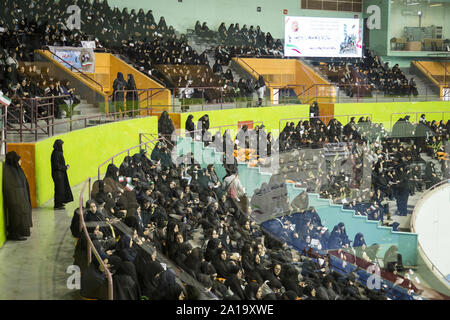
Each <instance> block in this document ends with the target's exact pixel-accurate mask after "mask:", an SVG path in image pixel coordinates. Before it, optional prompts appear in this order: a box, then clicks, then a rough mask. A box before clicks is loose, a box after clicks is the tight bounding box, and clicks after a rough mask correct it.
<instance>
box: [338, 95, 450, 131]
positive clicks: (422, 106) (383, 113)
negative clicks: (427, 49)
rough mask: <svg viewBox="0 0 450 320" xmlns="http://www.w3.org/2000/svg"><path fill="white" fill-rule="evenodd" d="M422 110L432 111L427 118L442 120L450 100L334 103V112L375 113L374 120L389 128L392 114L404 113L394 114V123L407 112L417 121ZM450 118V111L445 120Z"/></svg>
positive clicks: (448, 109) (449, 110)
mask: <svg viewBox="0 0 450 320" xmlns="http://www.w3.org/2000/svg"><path fill="white" fill-rule="evenodd" d="M422 112H430V113H427V114H426V117H427V120H442V112H450V102H448V101H430V102H387V103H384V102H378V103H336V104H335V105H334V114H365V113H370V114H372V115H373V120H372V122H378V123H380V122H381V123H383V124H384V126H385V128H386V129H387V130H390V129H391V115H392V114H394V113H403V114H402V115H392V124H394V123H395V122H396V121H397V120H398V119H399V118H400V117H402V116H405V115H407V114H409V115H410V116H411V119H410V121H411V122H415V121H416V120H415V119H416V113H419V114H418V118H420V114H421V113H422ZM433 112H436V113H433ZM439 112H441V113H439ZM449 118H450V113H448V114H445V116H444V120H445V121H446V120H448V119H449ZM356 121H358V119H356Z"/></svg>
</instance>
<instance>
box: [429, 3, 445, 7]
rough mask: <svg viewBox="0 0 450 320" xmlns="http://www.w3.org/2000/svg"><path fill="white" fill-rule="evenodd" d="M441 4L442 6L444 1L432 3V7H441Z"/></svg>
mask: <svg viewBox="0 0 450 320" xmlns="http://www.w3.org/2000/svg"><path fill="white" fill-rule="evenodd" d="M440 6H442V3H434V4H430V7H440Z"/></svg>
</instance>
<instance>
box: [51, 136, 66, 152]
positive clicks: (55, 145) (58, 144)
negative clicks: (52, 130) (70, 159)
mask: <svg viewBox="0 0 450 320" xmlns="http://www.w3.org/2000/svg"><path fill="white" fill-rule="evenodd" d="M63 144H64V141H62V140H61V139H57V140H55V142H54V143H53V150H55V151H59V152H63V148H62V146H63Z"/></svg>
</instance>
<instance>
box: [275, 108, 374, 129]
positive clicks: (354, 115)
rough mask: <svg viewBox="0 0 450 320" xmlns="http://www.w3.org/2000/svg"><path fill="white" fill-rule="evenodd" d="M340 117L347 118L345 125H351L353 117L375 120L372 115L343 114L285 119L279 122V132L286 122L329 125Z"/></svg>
mask: <svg viewBox="0 0 450 320" xmlns="http://www.w3.org/2000/svg"><path fill="white" fill-rule="evenodd" d="M339 117H345V118H346V123H345V124H347V123H349V122H350V118H352V117H369V118H370V120H371V121H372V119H373V115H372V114H371V113H362V114H343V115H329V116H318V117H301V118H285V119H280V120H279V121H278V130H279V132H280V133H281V132H282V131H283V129H284V127H283V129H282V122H286V121H289V122H293V121H292V120H296V121H295V122H297V123H298V122H299V121H302V122H303V121H306V120H307V121H310V120H311V119H319V120H321V121H323V122H324V123H325V124H327V123H328V122H329V120H331V119H336V120H338V121H339V119H338V118H339ZM324 119H325V121H324ZM327 121H328V122H327ZM345 124H344V125H345ZM284 126H286V123H285V124H284Z"/></svg>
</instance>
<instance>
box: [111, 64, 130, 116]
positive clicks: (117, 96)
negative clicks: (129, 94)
mask: <svg viewBox="0 0 450 320" xmlns="http://www.w3.org/2000/svg"><path fill="white" fill-rule="evenodd" d="M127 86H128V83H127V82H126V81H125V79H124V78H123V74H122V72H117V78H116V79H115V80H114V82H113V97H112V101H113V102H114V105H115V112H119V111H120V118H122V112H123V111H124V95H125V91H124V90H126V89H127Z"/></svg>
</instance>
